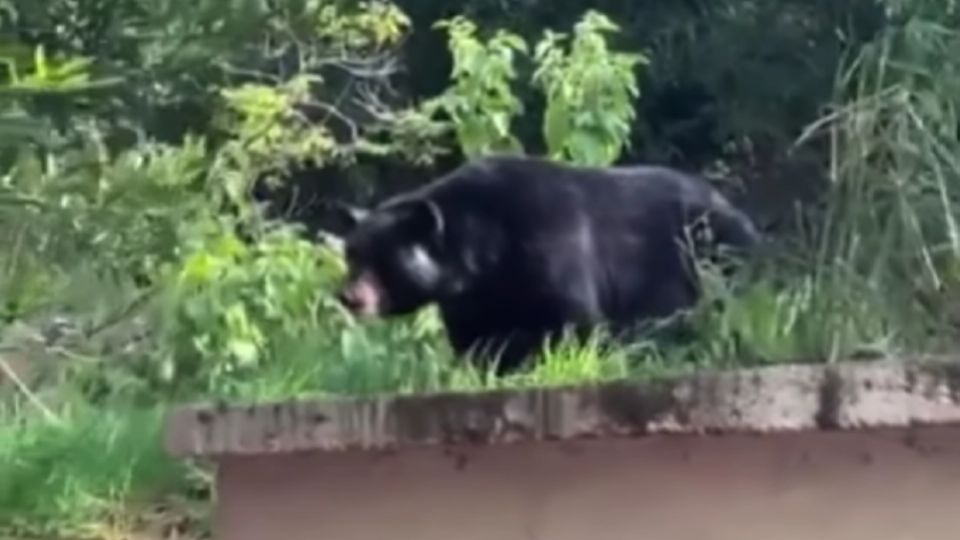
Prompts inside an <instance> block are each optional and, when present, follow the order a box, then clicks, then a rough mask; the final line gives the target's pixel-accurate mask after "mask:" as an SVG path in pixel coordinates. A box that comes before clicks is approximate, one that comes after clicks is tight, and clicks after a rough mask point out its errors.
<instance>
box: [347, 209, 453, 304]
mask: <svg viewBox="0 0 960 540" xmlns="http://www.w3.org/2000/svg"><path fill="white" fill-rule="evenodd" d="M342 209H343V210H345V212H342V214H343V215H344V216H345V217H346V218H347V221H348V222H349V224H348V232H347V233H346V235H345V238H344V242H343V249H344V255H345V257H346V262H347V276H346V280H345V282H344V283H343V284H342V286H341V288H340V291H339V292H338V299H339V300H340V302H341V303H342V304H343V305H344V306H345V307H346V308H348V309H349V310H350V311H352V312H353V313H355V314H357V315H363V316H391V315H405V314H409V313H412V312H414V311H416V310H418V309H420V308H421V307H423V306H425V305H427V304H429V303H431V302H433V301H435V300H437V299H438V298H440V297H441V296H442V295H443V294H445V293H447V292H449V290H450V287H451V283H452V281H451V280H452V277H453V275H454V272H453V271H452V269H451V268H450V267H449V265H448V264H446V263H445V259H446V257H445V255H444V243H443V239H444V233H445V222H444V216H443V212H442V211H441V209H440V207H439V206H438V205H437V204H436V203H435V202H433V201H431V200H429V199H424V198H409V199H403V200H393V201H388V202H387V203H385V204H383V205H381V206H380V207H378V208H376V209H375V210H372V211H366V210H361V209H357V208H346V207H343V208H342Z"/></svg>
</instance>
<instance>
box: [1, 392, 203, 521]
mask: <svg viewBox="0 0 960 540" xmlns="http://www.w3.org/2000/svg"><path fill="white" fill-rule="evenodd" d="M2 418H3V423H2V424H0V479H2V481H0V534H3V535H10V536H16V535H19V536H22V537H26V536H31V537H38V538H53V537H57V538H88V537H96V536H95V535H96V534H97V532H98V531H100V532H103V531H104V530H105V528H106V527H108V525H107V524H114V525H116V526H120V524H121V523H122V522H123V521H124V520H125V519H128V518H129V517H130V516H136V515H139V514H143V513H148V512H150V511H153V510H156V508H155V506H156V505H157V504H158V503H160V502H162V501H163V499H164V497H165V496H167V495H169V494H174V493H185V492H187V491H188V488H190V487H191V485H193V484H194V483H195V480H194V479H193V478H192V476H191V474H190V470H189V469H188V468H187V466H186V465H184V464H183V463H181V462H178V461H176V460H174V459H172V458H171V457H169V456H167V455H166V454H165V453H164V451H163V448H162V446H161V445H160V433H161V432H160V429H161V424H162V418H163V410H162V409H161V408H159V407H158V408H156V409H152V410H136V409H128V410H123V409H117V410H113V409H110V408H107V409H104V408H95V407H91V406H82V405H77V404H74V405H72V406H70V407H64V408H62V409H61V410H59V411H57V418H56V419H51V418H48V417H46V416H44V415H41V414H38V413H37V412H36V411H31V410H26V409H25V410H20V411H13V410H8V411H5V412H4V414H3V415H2Z"/></svg>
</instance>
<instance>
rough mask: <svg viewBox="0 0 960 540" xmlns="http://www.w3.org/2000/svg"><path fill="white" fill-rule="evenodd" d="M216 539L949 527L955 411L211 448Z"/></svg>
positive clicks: (956, 463) (810, 539) (806, 537)
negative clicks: (868, 422) (317, 446)
mask: <svg viewBox="0 0 960 540" xmlns="http://www.w3.org/2000/svg"><path fill="white" fill-rule="evenodd" d="M219 463H220V468H219V473H218V474H219V478H218V498H219V500H218V509H217V517H216V525H215V534H216V539H217V540H308V539H309V540H317V539H323V540H637V539H641V538H642V539H646V540H660V539H663V540H794V539H796V540H801V539H802V540H834V539H836V540H914V539H915V540H940V539H942V540H957V539H958V538H960V427H949V426H940V427H928V428H902V429H885V430H871V431H816V430H814V431H802V432H792V433H779V434H766V435H762V436H759V435H743V434H741V435H735V434H730V435H724V436H701V435H655V436H648V437H643V438H626V439H597V440H577V441H555V442H520V443H516V444H505V445H491V446H464V445H460V446H458V447H457V450H450V449H449V447H447V448H446V449H444V447H440V446H438V447H429V448H405V449H401V450H395V451H390V452H386V451H357V452H349V453H339V452H332V453H322V452H294V453H275V454H259V455H257V454H253V455H225V456H222V457H220V458H219Z"/></svg>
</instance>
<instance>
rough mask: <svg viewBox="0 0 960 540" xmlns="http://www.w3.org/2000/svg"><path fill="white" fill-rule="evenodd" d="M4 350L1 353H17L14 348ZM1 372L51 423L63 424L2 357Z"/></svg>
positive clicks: (0, 358) (0, 361) (0, 362)
mask: <svg viewBox="0 0 960 540" xmlns="http://www.w3.org/2000/svg"><path fill="white" fill-rule="evenodd" d="M4 349H5V350H3V351H0V353H3V352H12V351H16V349H14V348H12V347H5V348H4ZM0 372H3V375H4V376H5V377H6V378H7V379H10V382H12V383H13V385H14V386H16V387H17V390H19V391H20V392H21V393H22V394H23V395H24V397H26V398H27V401H29V402H30V403H31V404H32V405H33V406H34V407H36V408H37V410H39V411H40V412H41V413H43V415H44V416H45V417H47V420H50V421H51V422H56V423H58V424H60V423H62V420H61V419H60V417H59V416H57V415H56V414H54V412H53V411H51V410H50V408H48V407H47V406H46V405H44V404H43V402H42V401H40V398H38V397H37V395H36V394H34V393H33V391H31V390H30V387H28V386H27V384H26V383H25V382H23V380H22V379H21V378H20V376H19V375H17V372H16V371H14V369H13V366H11V365H10V363H9V362H8V361H7V360H6V359H5V358H3V357H2V356H0Z"/></svg>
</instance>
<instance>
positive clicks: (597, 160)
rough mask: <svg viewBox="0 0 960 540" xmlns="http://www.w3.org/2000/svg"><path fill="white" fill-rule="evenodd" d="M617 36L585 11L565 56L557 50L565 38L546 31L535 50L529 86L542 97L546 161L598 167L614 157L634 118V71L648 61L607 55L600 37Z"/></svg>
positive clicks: (609, 24) (603, 18) (612, 26)
mask: <svg viewBox="0 0 960 540" xmlns="http://www.w3.org/2000/svg"><path fill="white" fill-rule="evenodd" d="M617 30H619V27H618V26H617V25H616V24H614V23H613V22H612V21H610V19H608V18H607V17H606V16H604V15H602V14H600V13H598V12H596V11H588V12H587V13H586V14H585V15H584V17H583V19H582V20H581V21H580V22H578V23H577V24H576V26H575V27H574V38H573V42H572V43H571V46H570V51H569V53H567V54H566V55H564V52H563V50H562V49H561V48H560V43H561V42H562V41H563V40H564V39H565V37H566V36H564V35H562V34H557V33H554V32H551V31H549V30H548V31H547V32H546V35H545V36H544V38H543V39H542V40H541V41H540V43H539V44H538V45H537V47H536V52H535V54H534V58H535V59H536V61H537V63H538V64H539V67H538V69H537V71H536V72H535V73H534V75H533V82H534V83H535V84H537V85H538V86H539V87H540V88H542V90H543V92H544V93H545V94H546V96H547V106H546V111H545V112H544V126H543V135H544V138H545V139H546V141H547V150H548V153H549V155H550V156H551V157H553V158H555V159H561V158H565V159H570V160H572V161H574V162H576V163H583V164H586V165H596V166H602V165H610V164H612V163H613V162H614V161H616V159H617V158H618V157H619V156H620V151H621V148H622V147H623V145H624V144H625V143H626V141H627V137H628V135H629V134H630V124H631V123H632V122H633V121H634V120H635V118H636V114H635V112H634V100H635V98H637V97H639V94H640V92H639V89H638V88H637V83H636V73H635V69H636V66H637V65H638V64H646V63H648V60H647V57H645V56H644V55H642V54H626V53H611V52H610V51H609V50H608V46H607V43H606V39H605V37H604V35H603V34H604V33H608V32H613V31H617Z"/></svg>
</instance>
